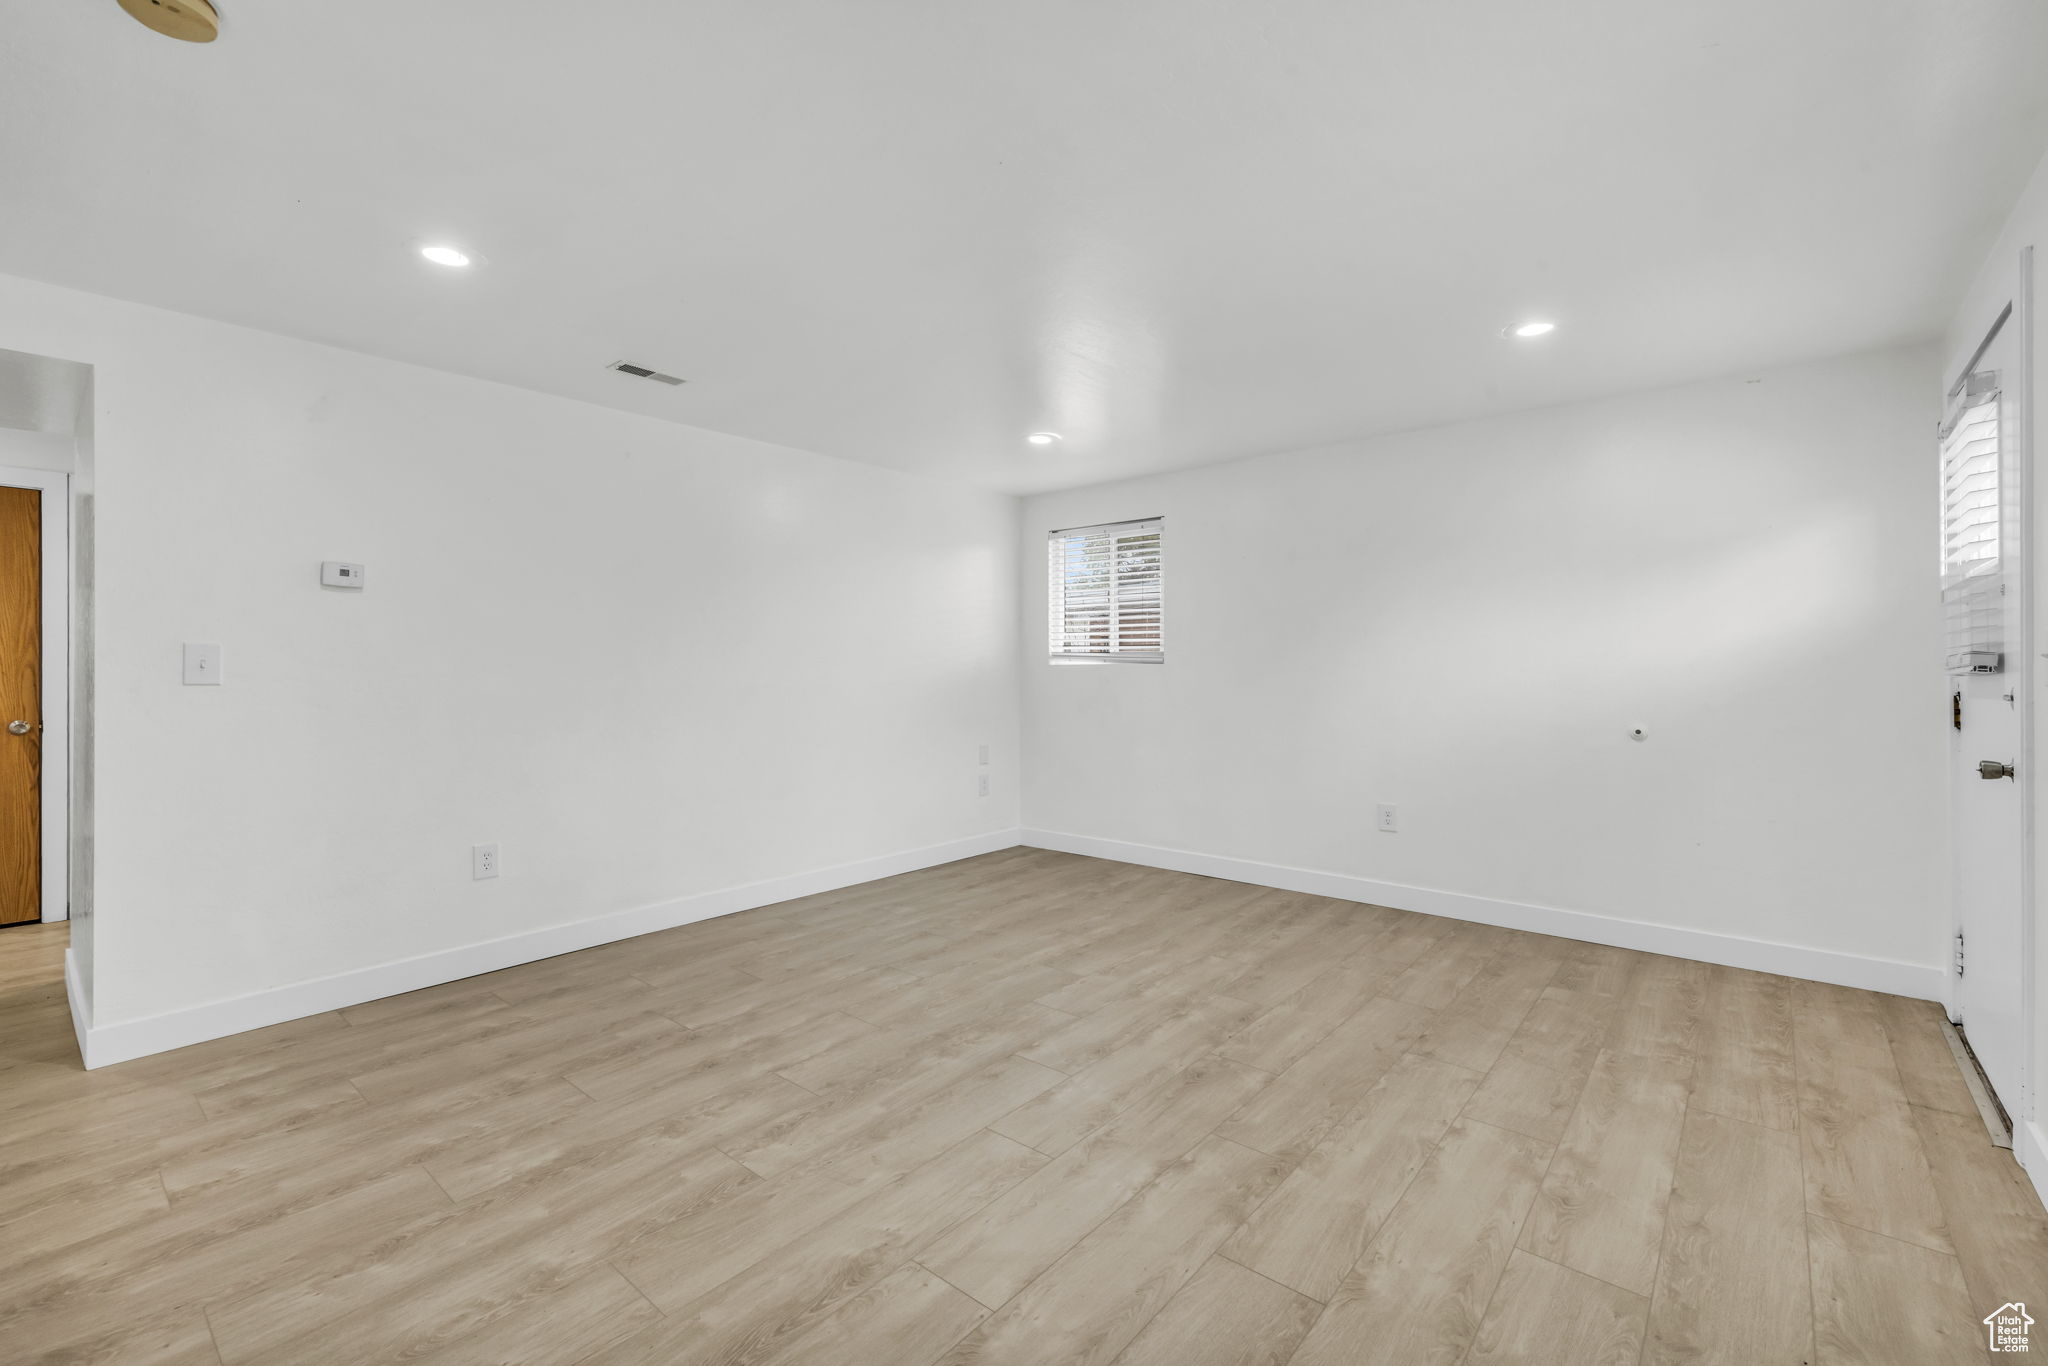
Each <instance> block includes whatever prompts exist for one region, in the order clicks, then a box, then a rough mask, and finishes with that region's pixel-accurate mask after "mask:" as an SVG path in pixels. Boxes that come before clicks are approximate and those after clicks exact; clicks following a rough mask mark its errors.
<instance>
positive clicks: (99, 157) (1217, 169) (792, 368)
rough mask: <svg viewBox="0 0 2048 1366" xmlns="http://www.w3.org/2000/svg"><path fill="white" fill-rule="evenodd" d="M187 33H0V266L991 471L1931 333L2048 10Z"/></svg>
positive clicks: (1474, 12) (1278, 0)
mask: <svg viewBox="0 0 2048 1366" xmlns="http://www.w3.org/2000/svg"><path fill="white" fill-rule="evenodd" d="M222 9H223V13H224V26H223V32H222V37H221V39H220V41H219V42H218V43H215V44H213V45H211V46H209V47H200V46H192V45H187V44H181V43H176V42H172V41H170V40H167V39H164V38H161V37H158V36H157V35H155V34H153V33H150V32H149V31H147V30H146V29H144V28H142V27H141V26H140V25H138V24H137V23H135V22H134V21H133V20H132V19H130V18H129V17H127V16H126V15H125V14H123V13H122V11H121V10H120V8H119V7H118V6H117V5H116V4H115V2H114V0H67V3H63V4H52V3H38V4H23V5H16V6H12V7H10V12H9V14H8V17H7V28H6V33H7V43H6V46H5V48H4V50H0V186H4V194H5V200H6V204H5V209H4V211H0V271H6V272H11V273H15V274H21V275H28V276H33V277H36V278H40V279H46V280H51V281H56V282H59V283H62V284H67V285H73V286H77V287H79V288H83V289H88V290H93V291H97V292H100V293H105V294H112V295H117V296H121V297H126V298H132V299H138V300H142V301H145V302H148V303H152V304H159V305H163V306H166V307H170V308H176V309H183V310H187V311H190V312H193V313H200V314H206V315H210V316H213V317H218V318H224V319H229V320H232V321H235V322H240V323H248V324H252V325H254V326H258V327H264V328H270V329H273V330H276V331H279V332H285V333H291V334H295V335H298V336H304V337H311V338H315V339H318V340H321V341H328V342H334V343H338V344H340V345H343V346H349V347H354V348H358V349H360V350H364V351H370V352H375V353H378V354H381V355H387V356H394V357H399V358H402V359H405V360H410V361H417V362H420V363H423V364H426V365H432V366H438V367H441V368H444V369H448V370H455V371H461V372H465V373H468V374H474V375H482V376H487V377H489V378H492V379H498V380H504V381H508V382H510V383H514V384H520V385H525V386H528V387H531V388H535V389H544V390H548V391H551V392H554V393H559V394H567V395H572V396H574V397H577V398H583V399H589V400H591V401H594V402H598V403H604V404H609V405H612V406H615V407H619V408H628V409H632V410H635V411H639V412H645V413H650V414H655V415H658V416H661V417H666V418H672V419H674V420H675V421H678V422H686V423H691V424H694V425H698V426H703V427H710V428H716V429H719V430H723V431H730V432H737V433H742V434H745V435H747V436H752V437H758V438H762V439H765V440H769V441H775V442H781V443H784V444H786V445H790V446H797V447H803V448H807V449H811V450H817V451H825V452H829V453H833V454H837V455H843V456H850V457H853V458H855V459H859V460H867V461H872V462H875V463H877V464H883V465H892V466H896V467H899V468H903V469H911V470H922V471H926V472H929V473H932V474H936V475H941V476H945V477H951V478H958V479H965V480H971V481H974V482H977V483H983V484H987V485H990V486H992V487H997V488H1004V489H1012V490H1020V491H1022V490H1032V489H1040V488H1049V487H1059V486H1065V485H1072V484H1082V483H1092V482H1096V481H1099V480H1103V479H1109V478H1116V477H1120V476H1123V475H1128V474H1134V473H1139V472H1144V471H1149V470H1157V469H1164V468H1170V467H1174V466H1183V465H1192V464H1200V463H1204V462H1208V461H1214V460H1221V459H1228V458H1231V457H1235V456H1241V455H1248V454H1255V453H1259V452H1263V451H1271V450H1277V449H1285V448H1288V447H1293V446H1300V445H1306V444H1311V443H1316V442H1321V441H1327V440H1333V439H1337V438H1342V437H1346V436H1352V435H1358V434H1363V433H1368V432H1373V431H1384V430H1390V429H1395V428H1401V427H1412V426H1416V425H1421V424H1425V423H1431V422H1437V421H1442V420H1447V419H1454V418H1459V417H1467V416H1474V415H1478V414H1482V413H1488V412H1497V411H1502V410H1507V409H1512V408H1520V407H1529V406H1533V405H1540V404H1547V403H1553V402H1558V401H1561V400H1565V399H1570V398H1576V397H1582V396H1588V395H1593V394H1600V393H1611V392H1617V391H1621V390H1626V389H1633V388H1641V387H1644V386H1649V385H1656V384H1662V383H1669V382H1674V381H1680V380H1684V379H1689V378H1694V377H1699V376H1704V375H1711V374H1723V373H1728V372H1731V371H1734V370H1739V369H1743V368H1746V367H1750V366H1755V365H1760V364H1765V363H1770V362H1776V361H1784V360H1792V359H1798V358H1803V357H1808V356H1817V355H1823V354H1829V353H1834V352H1841V351H1849V350H1857V349H1862V348H1866V347H1874V346H1880V345H1884V344H1888V343H1893V342H1899V341H1905V340H1910V339H1916V338H1920V337H1924V336H1928V335H1931V334H1932V333H1933V332H1934V331H1935V330H1936V329H1937V328H1938V327H1939V326H1940V324H1941V323H1942V322H1943V321H1945V318H1944V314H1945V313H1946V311H1947V309H1948V307H1949V306H1950V305H1951V304H1952V303H1953V301H1954V297H1955V295H1956V294H1957V292H1958V291H1959V290H1960V289H1961V287H1962V285H1963V284H1964V282H1965V279H1966V276H1967V274H1968V271H1969V268H1970V267H1971V266H1972V265H1973V264H1974V262H1975V259H1976V257H1977V255H1978V254H1979V253H1980V252H1981V251H1983V250H1984V249H1985V248H1986V247H1987V246H1988V244H1989V241H1990V238H1991V235H1992V231H1993V229H1994V227H1995V226H1996V224H1997V222H1998V220H1999V219H2000V218H2001V217H2002V215H2003V213H2004V211H2005V209H2006V208H2007V207H2008V206H2009V204H2010V203H2011V201H2012V199H2013V198H2014V197H2015V195H2016V194H2017V192H2018V190H2019V187H2020V185H2021V184H2022V182H2023V181H2024V179H2025V176H2026V173H2027V172H2028V170H2030V169H2031V167H2032V165H2033V164H2034V162H2035V160H2036V159H2037V158H2038V157H2039V155H2040V153H2041V151H2042V148H2043V145H2044V143H2048V9H2044V7H2043V6H2041V5H2040V4H2039V3H2038V2H2037V0H1654V2H1652V3H1646V0H1371V2H1370V3H1368V2H1367V0H1233V2H1232V3H1222V0H979V2H969V0H922V2H921V3H913V2H912V0H724V2H720V3H681V2H680V0H582V2H581V3H578V4H574V5H561V4H542V3H540V0H521V2H519V3H511V4H507V3H506V2H505V0H431V2H430V3H415V4H405V5H394V4H387V5H381V6H380V5H359V6H342V5H314V4H296V3H268V4H266V3H259V0H223V3H222ZM421 239H445V240H450V241H456V242H460V243H463V244H466V245H468V246H470V247H472V248H473V249H474V250H476V251H478V252H481V253H484V254H485V255H486V256H487V257H488V260H487V262H486V263H485V264H484V265H482V266H481V267H479V268H476V269H474V270H472V271H470V272H468V273H467V274H463V275H454V274H450V273H447V272H446V271H442V270H439V269H437V268H435V267H431V266H428V265H426V264H425V263H423V262H421V261H420V260H419V259H418V258H417V256H416V255H415V254H414V247H415V246H416V245H417V243H418V242H419V241H420V240H421ZM1531 315H1542V316H1546V317H1552V318H1555V319H1556V320H1557V321H1558V323H1559V324H1560V327H1559V331H1558V332H1557V334H1556V335H1555V336H1553V337H1552V338H1550V339H1548V340H1547V341H1544V342H1541V343H1533V344H1532V343H1519V344H1518V343H1511V342H1506V341H1503V340H1501V339H1500V337H1499V336H1498V335H1497V334H1498V331H1499V329H1500V328H1501V327H1502V326H1503V325H1504V324H1506V323H1509V322H1512V321H1515V320H1517V319H1520V318H1524V317H1527V316H1531ZM621 357H625V358H629V359H632V360H635V361H640V362H643V363H645V364H648V365H650V366H653V367H655V368H657V369H662V370H667V371H670V372H672V373H675V374H680V375H684V376H687V377H688V379H689V381H690V382H689V383H688V384H687V385H686V386H684V387H683V388H680V389H670V388H667V387H664V386H660V385H655V384H650V383H648V382H646V381H640V380H632V379H628V378H626V377H623V376H620V375H616V374H613V373H610V372H607V371H606V370H604V369H603V368H602V367H603V366H604V365H605V364H606V363H607V362H610V361H613V360H616V359H619V358H621ZM88 359H89V358H88ZM1039 428H1051V429H1053V430H1057V431H1060V432H1063V433H1065V434H1066V437H1067V440H1066V441H1065V442H1064V443H1063V444H1062V445H1061V446H1059V447H1057V448H1055V449H1054V450H1053V451H1052V452H1051V453H1045V452H1041V451H1039V450H1037V449H1035V448H1032V447H1028V446H1026V445H1024V443H1023V441H1022V438H1023V436H1024V434H1025V433H1027V432H1030V431H1033V430H1035V429H1039Z"/></svg>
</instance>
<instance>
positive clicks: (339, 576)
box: [320, 560, 363, 588]
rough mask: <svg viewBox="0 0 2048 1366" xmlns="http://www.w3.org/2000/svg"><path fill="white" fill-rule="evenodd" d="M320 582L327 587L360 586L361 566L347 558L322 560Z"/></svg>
mask: <svg viewBox="0 0 2048 1366" xmlns="http://www.w3.org/2000/svg"><path fill="white" fill-rule="evenodd" d="M320 582H321V583H322V584H324V585H325V586H326V587H328V588H361V587H362V586H363V567H362V566H361V565H359V564H350V563H349V562H348V561H347V560H322V561H321V562H320Z"/></svg>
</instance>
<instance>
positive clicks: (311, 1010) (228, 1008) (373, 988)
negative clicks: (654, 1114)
mask: <svg viewBox="0 0 2048 1366" xmlns="http://www.w3.org/2000/svg"><path fill="white" fill-rule="evenodd" d="M1018 843H1019V839H1018V832H1017V831H1016V830H1014V829H1010V830H992V831H990V832H989V833H987V834H985V835H971V836H969V837H967V838H966V839H959V840H949V841H948V842H946V843H944V844H933V845H927V846H926V847H924V848H922V849H906V850H903V851H901V852H899V853H894V854H884V855H881V856H880V857H878V858H871V859H862V860H860V861H859V862H856V863H842V864H838V865H836V866H834V867H831V868H820V869H817V870H815V871H813V872H808V873H796V874H792V875H791V876H789V877H778V878H769V879H767V880H766V881H764V882H750V883H747V884H746V885H744V886H740V887H727V888H722V889H720V890H718V891H714V892H700V893H698V894H697V895H695V896H686V897H679V898H677V899H676V900H674V901H663V902H657V903H656V904H654V905H652V906H637V907H634V908H633V909H631V910H624V911H614V912H612V913H611V914H609V915H601V916H598V917H596V918H594V919H591V920H577V921H572V922H571V923H569V924H567V925H551V926H549V927H548V928H546V929H543V930H532V931H529V932H527V933H525V934H515V935H507V936H506V937H505V938H503V939H490V940H486V941H484V942H483V943H480V944H465V945H463V946H462V947H460V948H454V949H445V950H443V951H441V952H439V953H429V954H422V955H421V956H419V957H417V958H405V959H401V960H399V961H398V962H395V963H381V964H378V965H377V966H375V967H369V968H358V969H356V970H355V971H352V972H342V973H336V974H335V975H334V976H332V977H318V978H315V979H313V980H312V981H309V982H294V983H292V984H291V985H290V986H282V987H273V988H272V989H270V990H268V991H258V992H253V993H251V994H249V995H247V996H236V997H232V998H230V999H228V1000H224V1001H209V1002H208V1003H206V1004H205V1005H199V1006H190V1007H187V1008H186V1009H184V1010H174V1011H168V1012H166V1013H164V1014H161V1015H150V1016H145V1017H143V1018H141V1019H136V1020H120V1021H115V1022H112V1023H108V1024H103V1025H94V1024H93V1023H92V1022H91V1013H90V1006H89V1003H87V1004H86V1006H85V1008H84V1009H83V1010H82V1009H81V1000H82V993H81V989H80V983H79V981H78V977H77V973H76V970H75V968H74V967H73V966H72V963H71V959H70V956H69V954H67V955H66V957H65V985H66V988H67V990H68V992H69V994H70V997H71V1014H72V1022H73V1024H74V1025H75V1026H76V1027H77V1028H78V1032H79V1053H80V1055H81V1056H82V1057H83V1058H84V1059H85V1065H86V1067H88V1068H94V1067H105V1066H107V1065H108V1064H110V1063H117V1062H126V1061H127V1060H128V1059H130V1058H140V1057H145V1056H147V1055H148V1054H151V1053H163V1052H168V1051H169V1050H171V1049H173V1048H183V1047H185V1046H186V1045H187V1044H195V1043H204V1042H205V1041H206V1040H208V1039H219V1038H224V1037H226V1036H227V1035H229V1034H240V1033H242V1032H243V1031H245V1030H250V1029H262V1028H264V1027H265V1026H266V1025H274V1024H282V1023H284V1022H285V1021H286V1020H296V1019H300V1018H302V1017H304V1016H307V1015H318V1014H320V1013H321V1012H323V1011H329V1010H339V1009H341V1008H342V1007H344V1006H353V1005H361V1004H362V1003H363V1002H365V1001H374V1000H378V999H379V998H381V997H385V996H397V995H400V994H401V993H404V992H408V991H418V990H419V989H420V988H422V987H431V986H438V985H440V984H441V983H443V982H453V981H457V980H459V979H461V978H464V977H474V976H476V975H477V974H479V973H484V972H496V971H497V970H498V969H500V968H510V967H517V966H518V965H519V964H521V963H531V962H534V961H536V960H538V959H542V958H553V957H555V956H556V955H557V954H564V953H574V952H575V951H576V950H578V949H587V948H592V947H594V946H596V945H598V944H609V943H612V942H613V941H615V940H620V939H631V938H633V937H634V936H636V935H642V934H651V933H653V932H654V931H656V930H667V929H673V928H675V927H676V926H678V925H688V924H691V923H693V922H695V921H699V920H710V919H712V918H713V917H715V916H721V915H731V914H733V913H734V912H736V911H748V910H752V909H753V908H754V907H756V906H770V905H773V904H774V903H776V902H778V901H790V900H794V899H795V898H797V897H800V896H814V895H816V894H817V893H819V892H830V891H836V890H838V889H839V888H841V887H851V886H853V885H855V884H856V883H861V882H873V881H874V880H875V879H876V878H883V877H894V876H895V875H896V874H898V873H908V872H914V871H916V870H917V869H919V868H931V867H935V866H937V865H938V864H941V863H951V862H953V861H954V860H956V859H963V858H972V857H974V856H975V855H976V854H989V853H994V852H995V851H996V850H998V849H1009V848H1013V847H1015V846H1016V845H1017V844H1018Z"/></svg>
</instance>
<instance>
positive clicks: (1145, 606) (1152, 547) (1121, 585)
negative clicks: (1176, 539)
mask: <svg viewBox="0 0 2048 1366" xmlns="http://www.w3.org/2000/svg"><path fill="white" fill-rule="evenodd" d="M1165 543H1166V524H1165V522H1164V521H1162V520H1161V519H1160V518H1157V517H1151V518H1147V519H1145V520H1143V521H1138V522H1110V523H1107V524H1105V525H1103V526H1084V527H1073V528H1070V529H1068V530H1066V531H1055V532H1053V533H1052V534H1051V535H1050V536H1048V537H1047V538H1046V543H1045V567H1046V589H1047V591H1046V604H1047V614H1048V616H1049V618H1050V620H1049V622H1048V634H1049V644H1050V648H1051V654H1052V657H1053V658H1054V659H1056V660H1059V659H1097V660H1105V661H1123V662H1129V663H1151V664H1157V663H1160V662H1162V661H1163V660H1164V659H1165V658H1166V617H1165V610H1166V575H1165V559H1164V553H1165Z"/></svg>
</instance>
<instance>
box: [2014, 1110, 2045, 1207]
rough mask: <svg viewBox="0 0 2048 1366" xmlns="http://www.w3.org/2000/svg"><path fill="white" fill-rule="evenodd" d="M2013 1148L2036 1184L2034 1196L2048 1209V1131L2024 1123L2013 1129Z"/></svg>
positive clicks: (2021, 1164) (2028, 1176)
mask: <svg viewBox="0 0 2048 1366" xmlns="http://www.w3.org/2000/svg"><path fill="white" fill-rule="evenodd" d="M2012 1146H2013V1156H2014V1157H2015V1158H2017V1159H2019V1164H2020V1166H2021V1167H2022V1168H2024V1169H2025V1170H2026V1173H2027V1179H2028V1180H2029V1181H2032V1182H2033V1183H2034V1194H2035V1195H2037V1196H2039V1197H2040V1198H2041V1203H2042V1205H2043V1206H2044V1207H2048V1130H2043V1129H2042V1128H2041V1126H2040V1125H2039V1124H2037V1123H2035V1122H2033V1121H2031V1120H2026V1121H2022V1122H2021V1123H2019V1124H2018V1125H2016V1126H2014V1128H2013V1131H2012Z"/></svg>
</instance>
